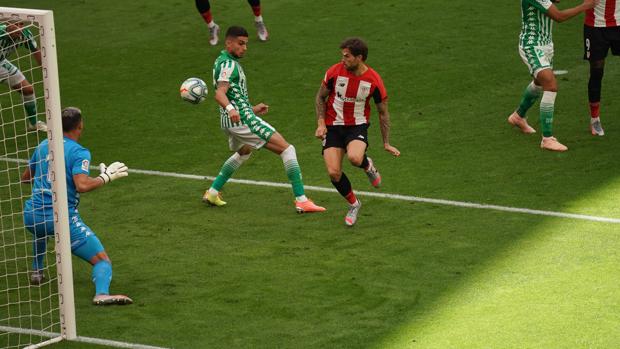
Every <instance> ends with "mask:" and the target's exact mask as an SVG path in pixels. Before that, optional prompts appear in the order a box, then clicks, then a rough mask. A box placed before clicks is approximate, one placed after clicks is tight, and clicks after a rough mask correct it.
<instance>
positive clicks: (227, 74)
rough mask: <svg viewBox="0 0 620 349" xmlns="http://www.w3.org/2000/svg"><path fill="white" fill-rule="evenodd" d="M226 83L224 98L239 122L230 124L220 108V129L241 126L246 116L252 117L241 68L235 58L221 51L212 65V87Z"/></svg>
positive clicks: (223, 110) (226, 114)
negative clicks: (226, 98) (227, 85)
mask: <svg viewBox="0 0 620 349" xmlns="http://www.w3.org/2000/svg"><path fill="white" fill-rule="evenodd" d="M220 81H226V82H228V83H229V84H230V88H229V89H228V92H226V97H228V100H230V103H231V104H232V105H233V106H234V107H235V109H237V110H238V111H239V114H240V115H241V122H239V123H236V124H234V123H232V122H231V121H230V118H229V117H228V113H226V110H225V109H224V108H222V107H221V106H220V123H221V126H222V128H230V127H236V126H241V124H242V123H243V122H244V120H245V119H246V118H247V116H249V115H252V114H253V112H252V104H250V99H249V97H248V85H247V82H246V79H245V73H244V72H243V68H242V67H241V65H240V64H239V61H238V59H237V58H236V57H234V56H233V55H231V54H230V53H228V51H226V50H223V51H222V52H221V53H220V55H219V57H217V59H216V60H215V64H214V65H213V85H214V88H215V89H217V83H218V82H220Z"/></svg>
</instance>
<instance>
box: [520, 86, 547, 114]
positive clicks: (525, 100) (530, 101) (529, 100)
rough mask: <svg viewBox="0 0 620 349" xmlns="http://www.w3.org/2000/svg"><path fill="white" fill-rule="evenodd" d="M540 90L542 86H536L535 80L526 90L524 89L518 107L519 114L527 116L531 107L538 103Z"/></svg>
mask: <svg viewBox="0 0 620 349" xmlns="http://www.w3.org/2000/svg"><path fill="white" fill-rule="evenodd" d="M540 91H541V88H540V87H539V86H536V84H534V82H533V81H532V82H530V84H529V85H527V87H526V88H525V91H523V96H521V102H520V103H519V107H518V108H517V114H519V116H520V117H522V118H525V113H527V110H528V109H530V107H532V105H534V103H536V100H537V99H538V97H540Z"/></svg>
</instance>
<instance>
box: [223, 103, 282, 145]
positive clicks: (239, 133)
mask: <svg viewBox="0 0 620 349" xmlns="http://www.w3.org/2000/svg"><path fill="white" fill-rule="evenodd" d="M240 114H241V120H242V123H241V125H239V126H234V127H229V128H224V133H226V134H227V135H228V146H229V147H230V150H232V151H237V150H239V149H240V148H241V147H242V146H244V145H249V146H251V147H252V148H253V149H260V148H262V147H263V146H264V145H265V144H267V143H268V142H269V139H270V138H271V136H273V134H274V133H276V129H275V128H274V127H273V126H271V125H269V123H268V122H266V121H265V120H263V119H261V118H260V117H258V116H257V115H256V114H254V113H253V112H251V111H240Z"/></svg>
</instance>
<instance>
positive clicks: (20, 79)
mask: <svg viewBox="0 0 620 349" xmlns="http://www.w3.org/2000/svg"><path fill="white" fill-rule="evenodd" d="M20 46H23V47H25V48H27V49H28V50H29V51H30V52H32V55H33V56H34V59H35V60H36V61H37V63H39V65H41V51H39V48H38V46H37V42H36V40H35V39H34V36H33V35H32V32H31V31H30V29H28V28H24V24H23V23H22V22H21V21H17V20H9V21H6V22H4V23H0V82H1V83H4V84H7V85H8V86H9V87H10V88H11V89H12V90H14V91H17V92H19V93H20V94H21V95H22V100H23V101H24V109H25V110H26V115H27V116H28V131H37V130H38V131H41V132H47V125H45V123H44V122H43V121H37V101H36V97H35V94H34V88H33V87H32V85H31V84H30V82H28V80H26V77H25V76H24V74H23V73H22V72H21V70H19V68H17V67H16V66H15V65H13V63H11V62H10V61H9V60H8V57H9V55H10V54H11V53H12V52H13V51H15V50H17V48H18V47H20Z"/></svg>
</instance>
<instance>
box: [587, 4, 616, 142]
mask: <svg viewBox="0 0 620 349" xmlns="http://www.w3.org/2000/svg"><path fill="white" fill-rule="evenodd" d="M583 47H584V54H583V58H584V59H586V60H588V61H589V62H590V80H589V82H588V100H589V102H590V131H591V132H592V135H594V136H603V135H604V134H605V131H604V130H603V126H602V124H601V119H600V102H601V86H602V82H603V71H604V68H605V57H607V53H608V52H609V49H611V54H612V55H614V56H620V0H601V1H600V2H599V3H598V4H597V5H596V7H595V8H593V9H591V10H588V11H586V18H585V23H584V26H583Z"/></svg>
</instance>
